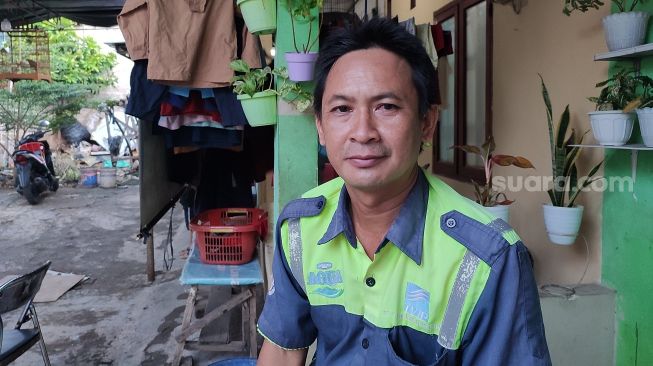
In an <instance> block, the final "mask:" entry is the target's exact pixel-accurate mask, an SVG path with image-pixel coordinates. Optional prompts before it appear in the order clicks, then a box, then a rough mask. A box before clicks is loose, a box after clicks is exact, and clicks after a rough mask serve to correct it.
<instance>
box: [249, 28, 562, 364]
mask: <svg viewBox="0 0 653 366" xmlns="http://www.w3.org/2000/svg"><path fill="white" fill-rule="evenodd" d="M317 70H318V71H317V76H316V87H315V115H316V126H317V129H318V134H319V139H320V144H322V145H325V146H326V149H327V153H328V156H329V161H330V162H331V164H333V166H334V168H335V170H336V171H337V172H338V174H339V175H340V177H341V178H338V179H334V180H332V181H330V182H328V183H326V184H323V185H321V186H319V187H317V188H315V189H313V190H311V191H309V192H308V193H306V194H305V195H304V196H303V198H302V199H299V200H295V201H293V202H291V203H289V204H288V205H287V206H286V207H285V208H284V210H283V212H282V213H281V215H280V217H279V220H278V226H277V232H276V240H277V245H276V249H275V257H274V264H273V276H274V284H273V286H272V287H271V289H270V291H269V292H268V297H267V300H266V303H265V308H264V310H263V314H262V315H261V318H260V320H259V324H258V327H259V331H260V333H261V334H262V335H263V336H264V337H265V339H266V340H265V342H264V344H263V348H262V350H261V354H260V357H259V365H275V366H276V365H280V366H281V365H282V366H286V365H303V364H304V362H305V358H306V353H307V347H308V346H309V345H311V344H312V343H313V341H314V340H315V339H316V338H317V350H316V357H315V360H316V364H317V365H329V366H330V365H375V366H380V365H435V364H437V365H502V366H503V365H550V364H551V361H550V358H549V353H548V349H547V345H546V340H545V338H544V327H543V324H542V316H541V311H540V304H539V298H538V294H537V288H536V285H535V281H534V278H533V273H532V269H531V262H530V259H529V256H528V253H527V251H526V248H525V247H524V246H523V244H521V242H520V241H519V238H518V236H517V235H516V234H515V232H514V231H513V230H512V229H511V228H510V227H509V226H508V225H507V224H506V223H505V222H503V221H501V220H495V219H493V218H492V217H491V216H490V215H489V214H487V213H486V212H485V211H484V210H483V209H482V208H481V207H480V206H478V205H476V204H475V203H473V202H471V201H469V200H467V199H466V198H463V197H462V196H460V195H458V194H457V193H456V192H455V191H454V190H453V189H451V188H450V187H448V186H447V185H446V184H444V183H443V182H442V181H440V180H439V179H437V178H435V177H433V176H431V175H428V174H427V173H425V172H423V171H422V170H421V169H419V167H418V165H417V157H418V154H419V151H420V149H421V146H422V144H424V143H426V142H428V141H430V140H431V138H432V135H433V131H434V128H435V124H436V121H437V106H436V105H435V94H436V87H437V86H436V85H435V83H434V80H435V70H434V68H433V65H432V63H431V61H430V59H429V57H428V56H427V54H426V52H425V51H424V49H423V48H422V46H421V44H420V43H419V41H418V40H417V39H416V38H415V37H413V36H412V35H410V34H409V33H407V32H406V31H404V30H402V29H400V28H399V27H398V26H396V25H395V24H394V23H392V22H390V21H387V20H381V19H374V20H372V21H370V22H368V23H365V24H364V25H362V26H361V27H360V28H358V29H356V30H354V31H349V32H344V33H339V34H337V35H334V36H333V37H332V38H330V39H329V40H327V42H326V43H325V44H324V45H323V47H322V51H321V53H320V56H319V60H318V64H317Z"/></svg>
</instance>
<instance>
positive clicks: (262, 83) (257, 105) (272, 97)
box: [229, 60, 277, 126]
mask: <svg viewBox="0 0 653 366" xmlns="http://www.w3.org/2000/svg"><path fill="white" fill-rule="evenodd" d="M229 66H230V67H231V68H232V69H233V70H234V71H236V72H239V73H241V74H239V75H236V76H234V77H233V79H232V86H233V88H234V93H236V94H237V95H238V96H237V98H238V100H240V104H241V105H242V106H243V111H244V112H245V117H247V122H249V124H250V125H251V126H265V125H273V124H276V123H277V92H276V91H275V90H274V89H272V85H273V81H274V80H273V77H272V76H273V74H272V69H270V67H269V66H267V67H264V68H262V69H252V68H250V67H249V65H248V64H247V62H245V61H243V60H234V61H232V62H231V64H229Z"/></svg>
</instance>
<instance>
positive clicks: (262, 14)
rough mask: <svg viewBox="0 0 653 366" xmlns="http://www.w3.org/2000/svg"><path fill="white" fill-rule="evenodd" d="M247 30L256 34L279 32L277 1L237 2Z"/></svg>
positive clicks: (251, 0) (238, 0) (239, 0)
mask: <svg viewBox="0 0 653 366" xmlns="http://www.w3.org/2000/svg"><path fill="white" fill-rule="evenodd" d="M236 5H238V8H239V9H240V12H241V14H243V19H245V24H246V25H247V29H248V30H249V31H250V32H251V33H254V34H271V33H274V31H276V30H277V2H276V0H237V1H236Z"/></svg>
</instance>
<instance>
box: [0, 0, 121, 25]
mask: <svg viewBox="0 0 653 366" xmlns="http://www.w3.org/2000/svg"><path fill="white" fill-rule="evenodd" d="M124 2H125V0H3V1H0V20H2V19H5V18H6V19H9V20H10V21H11V24H12V26H13V27H16V26H20V25H24V24H31V23H35V22H39V21H42V20H47V19H51V18H56V17H64V18H68V19H70V20H73V21H75V22H78V23H82V24H87V25H93V26H98V27H110V26H113V25H116V24H117V23H116V16H118V13H120V10H121V9H122V6H123V4H124Z"/></svg>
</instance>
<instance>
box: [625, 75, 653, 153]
mask: <svg viewBox="0 0 653 366" xmlns="http://www.w3.org/2000/svg"><path fill="white" fill-rule="evenodd" d="M637 79H638V80H639V81H640V83H641V86H642V92H641V94H640V95H639V96H638V97H637V98H636V99H635V100H634V101H632V102H631V103H630V104H628V105H627V106H626V107H625V108H624V112H630V111H632V110H634V109H636V112H637V120H638V121H639V130H640V132H641V135H642V140H643V141H644V145H646V146H648V147H653V79H651V78H650V77H648V76H646V75H639V76H637Z"/></svg>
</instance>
